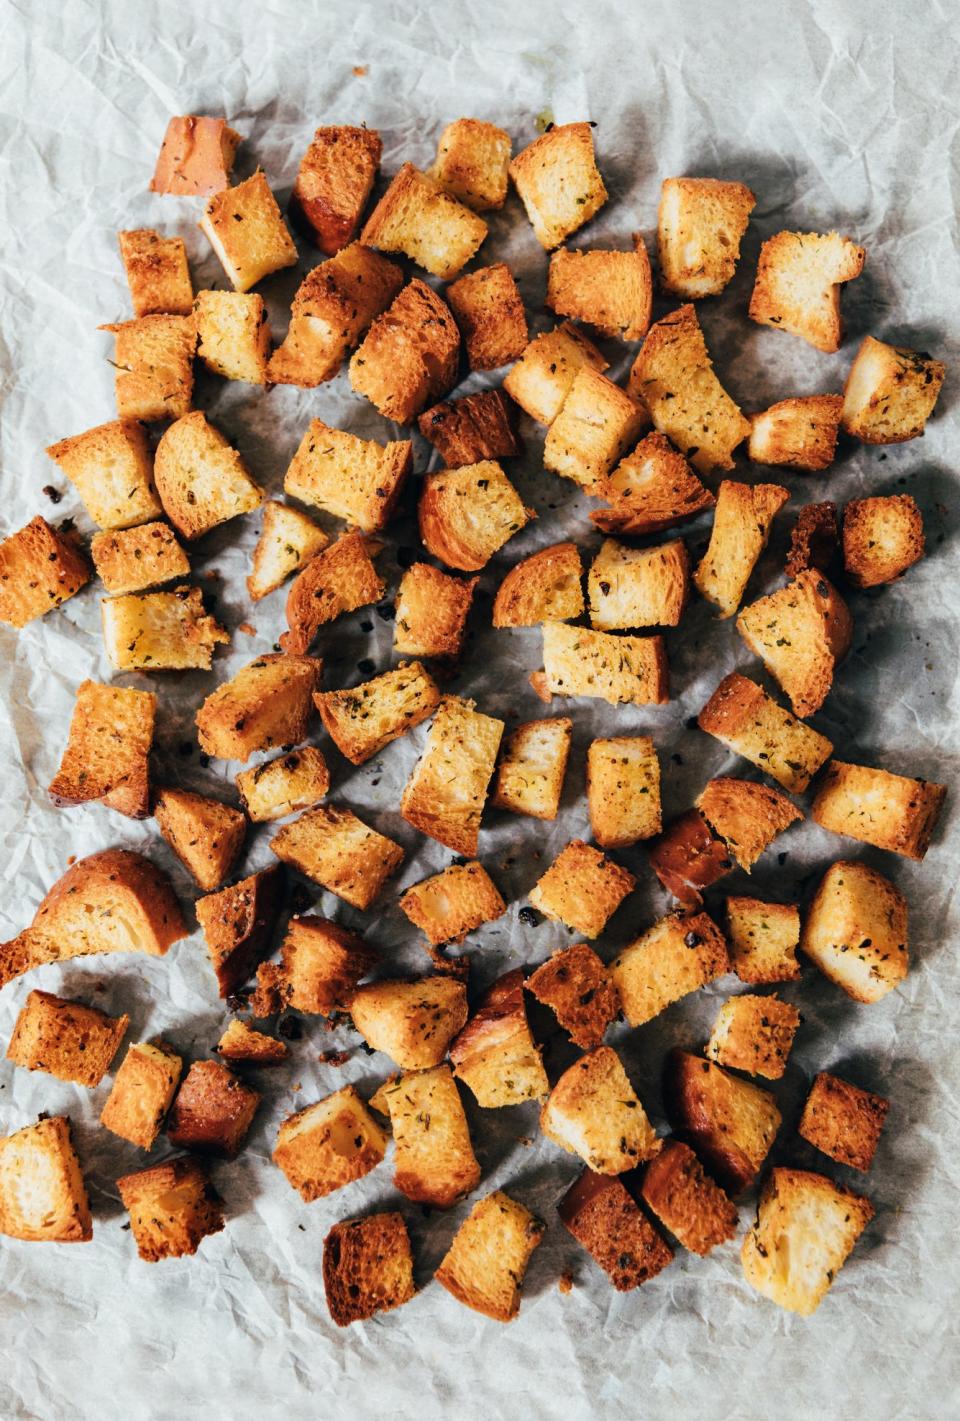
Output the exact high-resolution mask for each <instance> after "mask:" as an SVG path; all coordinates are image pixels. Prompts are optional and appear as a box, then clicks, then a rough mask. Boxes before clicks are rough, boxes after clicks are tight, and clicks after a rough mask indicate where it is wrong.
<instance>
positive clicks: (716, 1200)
mask: <svg viewBox="0 0 960 1421" xmlns="http://www.w3.org/2000/svg"><path fill="white" fill-rule="evenodd" d="M642 1192H643V1200H644V1203H645V1204H646V1205H647V1206H648V1207H649V1208H650V1209H652V1210H653V1212H654V1213H655V1214H656V1216H657V1218H658V1219H659V1220H660V1222H661V1223H662V1224H663V1225H664V1226H665V1227H666V1228H668V1229H669V1230H670V1232H671V1233H672V1234H673V1236H674V1238H676V1239H679V1241H680V1242H681V1243H682V1244H683V1246H684V1248H688V1249H689V1250H690V1252H691V1253H698V1254H699V1255H700V1257H701V1258H705V1257H706V1255H707V1254H708V1253H709V1252H710V1251H711V1249H714V1248H716V1247H717V1244H720V1243H726V1242H727V1240H728V1239H731V1238H733V1236H734V1234H735V1233H736V1230H737V1207H736V1205H735V1204H734V1203H733V1202H732V1200H730V1199H728V1198H727V1196H726V1194H724V1192H723V1190H722V1189H721V1188H720V1186H719V1185H718V1184H714V1182H713V1180H712V1179H711V1178H710V1176H709V1175H708V1174H706V1173H705V1172H704V1169H703V1166H702V1165H701V1163H700V1161H699V1160H698V1159H697V1157H696V1155H695V1154H694V1153H693V1150H691V1148H690V1146H689V1145H685V1144H683V1143H682V1142H681V1141H680V1140H668V1141H667V1143H666V1144H665V1145H664V1147H663V1149H662V1150H661V1151H660V1153H659V1154H658V1155H657V1156H656V1158H655V1159H652V1160H651V1161H650V1163H649V1164H648V1165H647V1168H646V1170H645V1171H644V1176H643V1190H642Z"/></svg>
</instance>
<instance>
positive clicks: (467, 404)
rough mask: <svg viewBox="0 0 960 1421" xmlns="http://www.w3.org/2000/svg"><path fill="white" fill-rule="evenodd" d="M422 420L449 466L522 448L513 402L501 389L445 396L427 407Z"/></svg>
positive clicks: (508, 455) (509, 454) (426, 433)
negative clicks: (455, 398) (457, 398)
mask: <svg viewBox="0 0 960 1421" xmlns="http://www.w3.org/2000/svg"><path fill="white" fill-rule="evenodd" d="M418 423H419V428H420V433H421V434H422V435H423V437H424V439H429V441H430V443H431V444H432V445H434V447H435V448H436V449H437V450H438V451H439V453H440V457H441V459H442V460H443V463H444V467H445V468H448V469H459V468H461V467H462V466H463V465H464V464H479V463H481V462H482V461H483V460H484V459H509V458H512V457H513V455H515V454H519V453H520V452H521V445H520V441H519V439H518V437H517V433H516V429H515V428H514V417H513V406H512V405H511V404H510V401H509V400H508V399H507V397H506V395H504V394H503V393H502V392H501V391H500V390H481V391H480V393H479V394H476V395H466V396H464V398H463V399H462V400H444V401H442V402H441V403H440V404H439V405H434V406H433V408H432V409H429V410H424V412H423V414H422V415H421V416H420V419H419V421H418Z"/></svg>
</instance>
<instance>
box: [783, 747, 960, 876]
mask: <svg viewBox="0 0 960 1421" xmlns="http://www.w3.org/2000/svg"><path fill="white" fill-rule="evenodd" d="M946 793H947V789H946V785H940V784H934V783H933V782H932V781H930V780H913V779H909V778H908V777H907V776H906V775H893V774H891V773H890V771H889V770H877V769H874V768H873V767H872V766H867V765H850V764H847V763H845V762H844V761H843V760H831V761H830V764H829V765H828V766H827V768H826V771H825V772H824V776H823V779H822V780H821V781H820V788H819V789H818V790H817V797H816V799H815V800H814V802H813V808H812V809H811V811H810V817H811V818H812V819H813V820H815V822H816V823H817V824H822V825H823V827H824V829H829V830H831V832H832V833H834V834H844V835H846V836H847V837H848V838H850V839H859V840H860V842H861V843H862V844H873V845H874V847H875V848H878V849H889V851H890V852H891V853H893V854H902V855H903V857H904V858H908V859H922V858H923V857H924V856H925V855H926V852H927V849H928V848H929V847H930V840H931V838H932V837H933V831H934V829H935V828H936V823H937V817H938V816H939V813H940V809H941V806H942V805H943V801H944V798H945V796H946Z"/></svg>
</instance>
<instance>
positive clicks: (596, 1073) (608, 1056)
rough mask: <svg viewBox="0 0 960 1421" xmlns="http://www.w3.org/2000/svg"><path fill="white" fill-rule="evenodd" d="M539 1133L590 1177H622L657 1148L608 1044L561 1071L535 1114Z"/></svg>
mask: <svg viewBox="0 0 960 1421" xmlns="http://www.w3.org/2000/svg"><path fill="white" fill-rule="evenodd" d="M540 1129H541V1130H542V1131H543V1133H544V1134H545V1135H546V1136H547V1138H548V1139H549V1140H552V1141H553V1143H554V1144H555V1145H559V1146H560V1148H561V1149H563V1150H568V1151H569V1152H570V1153H571V1154H576V1155H579V1156H580V1158H581V1159H582V1160H583V1162H584V1164H586V1165H587V1166H588V1167H589V1168H590V1169H592V1170H593V1171H594V1173H595V1174H622V1173H623V1172H624V1170H627V1169H633V1167H634V1165H636V1164H637V1163H639V1161H640V1160H646V1159H651V1158H652V1157H653V1156H654V1155H655V1154H656V1153H657V1152H658V1150H659V1149H660V1141H659V1140H658V1139H657V1136H656V1133H655V1131H654V1128H653V1126H652V1125H651V1124H650V1121H649V1120H648V1119H647V1117H646V1114H645V1112H644V1109H643V1106H642V1105H641V1104H640V1101H639V1099H638V1098H637V1095H636V1094H635V1092H634V1089H633V1086H632V1085H631V1084H630V1082H629V1080H628V1079H627V1073H626V1071H625V1070H624V1069H623V1066H622V1064H621V1062H620V1057H619V1056H618V1055H617V1053H616V1051H613V1050H611V1048H610V1047H609V1046H598V1047H596V1048H595V1050H593V1051H589V1052H588V1053H587V1055H585V1056H581V1057H580V1059H579V1060H578V1061H574V1063H573V1065H572V1066H570V1067H569V1068H568V1069H567V1070H566V1071H564V1073H563V1075H562V1076H561V1077H560V1079H559V1080H558V1081H557V1083H556V1085H555V1086H554V1087H553V1090H552V1091H551V1092H550V1096H549V1099H548V1100H547V1102H546V1104H545V1105H544V1107H543V1109H542V1110H541V1112H540Z"/></svg>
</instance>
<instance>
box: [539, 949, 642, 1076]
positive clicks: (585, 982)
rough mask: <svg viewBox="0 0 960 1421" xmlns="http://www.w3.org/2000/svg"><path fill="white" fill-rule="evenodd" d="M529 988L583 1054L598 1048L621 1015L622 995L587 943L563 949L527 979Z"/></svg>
mask: <svg viewBox="0 0 960 1421" xmlns="http://www.w3.org/2000/svg"><path fill="white" fill-rule="evenodd" d="M526 986H527V991H528V992H532V993H533V995H534V996H535V997H536V999H537V1001H538V1002H543V1004H544V1005H545V1006H548V1007H549V1008H550V1010H551V1011H552V1012H553V1014H554V1016H555V1017H556V1018H557V1021H558V1022H559V1023H560V1025H561V1026H562V1027H563V1029H564V1031H566V1032H567V1034H568V1035H569V1037H570V1040H571V1041H572V1042H573V1043H574V1045H576V1046H579V1047H581V1048H582V1049H583V1050H584V1051H589V1050H591V1049H592V1048H593V1047H594V1046H599V1045H600V1044H601V1042H602V1041H603V1036H604V1032H605V1031H606V1029H607V1027H608V1026H609V1025H610V1024H611V1022H613V1021H616V1019H617V1017H618V1016H619V1015H620V993H619V992H618V990H617V988H616V986H615V984H614V982H613V980H612V978H611V977H610V975H609V973H608V972H607V969H606V967H604V965H603V962H602V960H601V959H600V958H599V957H598V956H597V954H596V953H595V952H594V950H593V948H592V947H589V946H588V945H587V943H585V942H575V943H573V944H572V946H570V947H562V948H560V949H559V951H557V952H555V953H554V954H553V956H552V957H548V958H547V960H546V962H544V963H541V965H540V966H539V967H538V968H537V970H536V972H534V973H533V975H532V976H530V977H528V978H527V983H526Z"/></svg>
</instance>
